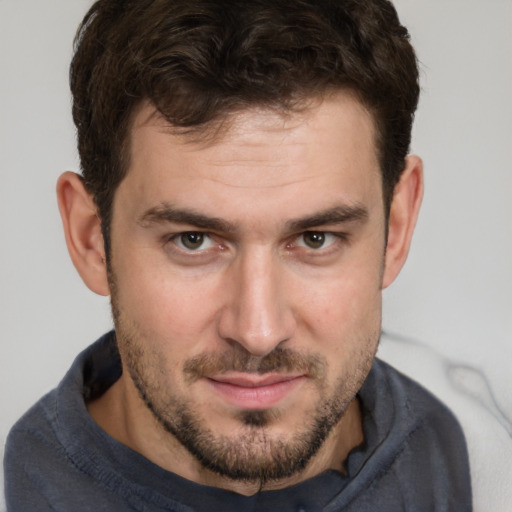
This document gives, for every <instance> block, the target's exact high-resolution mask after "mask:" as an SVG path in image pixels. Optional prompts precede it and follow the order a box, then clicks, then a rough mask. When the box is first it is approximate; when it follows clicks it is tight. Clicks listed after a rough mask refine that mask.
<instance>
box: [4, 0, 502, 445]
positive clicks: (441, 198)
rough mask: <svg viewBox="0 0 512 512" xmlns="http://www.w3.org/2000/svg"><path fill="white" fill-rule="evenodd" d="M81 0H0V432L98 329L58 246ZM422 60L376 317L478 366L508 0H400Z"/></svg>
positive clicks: (99, 311) (483, 360)
mask: <svg viewBox="0 0 512 512" xmlns="http://www.w3.org/2000/svg"><path fill="white" fill-rule="evenodd" d="M89 4H90V2H89V1H88V0H72V1H70V0H46V1H43V0H0V410H1V411H2V414H1V415H0V445H3V440H4V438H5V436H6V433H7V431H8V429H9V427H10V425H11V424H12V423H13V422H14V421H15V420H16V419H17V418H18V417H19V416H20V415H21V414H22V412H23V411H25V410H26V409H27V408H28V407H29V406H30V405H31V404H32V403H33V402H34V401H35V400H36V399H37V398H38V397H39V396H41V395H42V394H43V393H44V392H46V391H47V390H49V389H50V388H52V387H53V386H55V385H56V384H57V382H58V381H59V380H60V378H61V377H62V376H63V374H64V372H65V371H66V370H67V368H68V367H69V365H70V363H71V361H72V359H73V358H74V356H75V355H76V354H77V353H78V351H79V350H80V349H81V348H82V347H85V346H86V345H88V344H89V343H90V342H92V341H93V340H94V339H96V337H98V336H99V335H100V334H101V333H102V332H104V331H105V330H106V329H108V328H109V326H110V324H111V321H110V313H109V309H108V301H107V300H106V299H104V298H100V297H96V296H94V295H93V294H92V293H91V292H89V291H88V290H87V289H86V288H85V286H84V285H82V283H81V281H80V280H79V278H78V276H77V275H76V273H75V271H74V269H73V267H72V265H71V263H70V261H69V258H68V256H67V252H66V249H65V244H64V238H63V235H62V233H61V227H60V220H59V217H58V212H57V207H56V203H55V193H54V188H55V181H56V179H57V176H58V175H59V174H60V173H61V172H62V171H64V170H66V169H71V170H77V169H78V163H77V157H76V154H75V142H74V128H73V126H72V122H71V115H70V98H69V93H68V86H67V67H68V64H69V59H70V55H71V41H72V38H73V34H74V31H75V28H76V26H77V24H78V22H79V20H80V19H81V17H82V15H83V14H84V13H85V11H86V9H87V7H88V5H89ZM396 4H397V9H398V11H399V13H400V14H401V17H402V20H403V21H404V23H405V24H406V25H408V27H409V28H410V31H411V33H412V41H413V44H414V45H415V46H416V48H417V53H418V55H419V58H420V60H421V62H422V85H423V97H422V100H421V104H420V109H419V112H418V115H417V122H416V128H415V131H414V140H413V151H414V152H416V153H418V154H420V155H421V156H422V157H423V158H424V161H425V167H426V196H425V201H424V207H423V212H422V216H421V219H420V222H419V225H418V228H417V233H416V236H415V240H414V247H413V250H412V253H411V255H410V260H409V262H408V264H407V265H406V268H405V270H404V272H403V274H402V275H401V277H400V278H399V279H398V281H397V282H396V283H395V284H394V285H393V286H392V288H391V289H390V290H388V291H386V292H385V313H384V326H385V328H386V329H388V330H390V331H392V332H397V333H400V334H402V335H406V336H412V337H413V338H415V339H419V340H422V341H424V342H426V343H428V344H429V345H431V346H432V347H434V348H435V349H437V350H439V351H441V352H443V353H444V354H446V355H447V356H449V357H451V358H455V359H457V360H459V361H462V362H467V363H470V364H472V365H475V366H479V367H481V368H482V369H484V370H485V371H486V373H487V374H488V376H489V378H490V380H491V382H492V384H493V386H494V387H495V388H496V389H497V390H498V398H499V400H500V405H501V406H502V408H503V410H504V411H505V412H507V413H508V414H509V417H511V416H512V395H511V394H510V393H508V392H507V388H508V386H507V384H508V382H509V380H510V377H509V370H508V367H509V365H510V363H511V361H512V211H511V210H512V206H511V205H512V169H511V162H512V31H511V29H510V28H511V26H512V1H510V0H501V1H500V0H487V1H483V0H458V1H457V0H444V1H441V0H422V1H419V0H418V1H411V0H400V1H397V2H396Z"/></svg>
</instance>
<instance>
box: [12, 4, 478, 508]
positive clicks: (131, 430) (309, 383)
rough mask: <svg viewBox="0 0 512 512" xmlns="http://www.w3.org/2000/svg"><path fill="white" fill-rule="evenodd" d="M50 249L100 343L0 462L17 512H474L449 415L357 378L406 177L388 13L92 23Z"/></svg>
mask: <svg viewBox="0 0 512 512" xmlns="http://www.w3.org/2000/svg"><path fill="white" fill-rule="evenodd" d="M71 88H72V93H73V99H74V104H73V114H74V120H75V124H76V126H77V129H78V146H79V152H80V158H81V164H82V171H83V173H82V176H78V175H75V174H73V173H65V174H64V175H62V176H61V178H60V179H59V182H58V199H59V207H60V211H61V215H62V219H63V225H64V231H65V234H66V241H67V245H68V249H69V252H70V255H71V258H72V260H73V263H74V264H75V266H76V268H77V270H78V272H79V273H80V275H81V277H82V279H83V280H84V282H85V283H86V285H87V286H88V287H89V288H90V289H91V290H93V291H94V292H96V293H98V294H101V295H110V297H111V302H112V312H113V317H114V325H115V330H114V331H113V332H111V333H108V334H106V335H105V336H104V337H103V338H101V339H100V340H98V342H96V343H95V344H93V345H92V346H91V347H90V348H89V349H88V350H86V351H85V352H84V353H83V354H81V355H80V356H79V357H78V358H77V360H76V361H75V363H74V364H73V366H72V368H71V369H70V371H69V373H68V374H67V375H66V377H65V378H64V380H63V381H62V382H61V384H60V385H59V386H58V388H57V389H56V390H54V391H53V392H51V393H50V394H49V395H47V396H46V397H44V398H43V399H42V400H41V401H40V402H39V403H38V404H36V405H35V406H34V408H32V409H31V410H30V411H29V412H28V413H27V414H26V415H25V416H24V417H23V418H22V419H21V420H20V421H19V422H18V424H17V425H15V427H14V428H13V430H12V431H11V433H10V436H9V439H8V443H7V446H6V455H5V473H6V500H7V505H8V509H9V510H10V511H16V510H73V511H79V510H105V511H107V510H108V511H115V510H176V511H178V510H187V511H188V510H194V511H203V510H208V511H211V510H222V511H230V510H285V511H286V510H294V511H297V510H307V511H310V510H311V511H313V510H332V511H335V510H357V511H373V510H384V511H386V510H389V511H397V510H418V511H431V510H457V511H465V510H470V509H471V489H470V481H469V469H468V462H467V454H466V448H465V442H464V438H463V435H462V432H461V430H460V428H459V426H458V424H457V422H456V421H455V419H454V418H453V416H452V415H451V413H450V412H449V411H448V410H447V409H446V408H445V407H444V406H442V405H441V404H440V403H438V402H437V401H436V400H435V399H434V398H433V397H432V396H431V395H429V394H428V393H427V392H426V391H424V390H422V389H421V388H420V387H419V386H417V385H416V384H414V383H413V382H411V381H410V380H408V379H407V378H405V377H403V376H402V375H400V374H398V373H397V372H395V371H394V370H393V369H391V368H390V367H389V366H387V365H385V364H384V363H382V362H380V361H378V360H375V352H376V349H377V345H378V341H379V335H380V325H381V291H382V289H383V288H385V287H387V286H388V285H389V284H390V283H391V282H392V281H393V280H394V278H395V277H396V275H397V274H398V273H399V271H400V269H401V267H402V265H403V264H404V262H405V259H406V257H407V252H408V249H409V244H410V240H411V237H412V232H413V229H414V224H415V221H416V218H417V214H418V210H419V206H420V202H421V196H422V165H421V161H420V159H419V158H418V157H416V156H407V152H408V148H409V142H410V132H411V125H412V119H413V115H414V111H415V108H416V105H417V100H418V91H419V88H418V73H417V66H416V61H415V56H414V51H413V49H412V48H411V46H410V44H409V41H408V34H407V31H406V30H405V28H403V27H402V26H401V25H400V23H399V21H398V19H397V16H396V13H395V11H394V8H393V7H392V5H391V4H389V3H388V2H386V1H384V0H374V1H347V0H339V1H330V0H322V1H320V0H314V1H313V0H311V1H309V0H303V1H293V2H290V1H289V0H288V1H283V0H277V1H276V0H272V1H269V0H259V1H256V2H237V1H230V2H222V1H206V0H197V1H194V2H190V1H189V2H185V1H183V0H133V1H123V2H119V1H115V0H100V1H99V2H96V3H95V4H94V5H93V7H92V8H91V10H90V11H89V13H88V14H87V15H86V17H85V19H84V21H83V23H82V25H81V27H80V29H79V33H78V36H77V40H76V49H75V56H74V58H73V62H72V66H71Z"/></svg>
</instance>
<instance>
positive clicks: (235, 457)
mask: <svg viewBox="0 0 512 512" xmlns="http://www.w3.org/2000/svg"><path fill="white" fill-rule="evenodd" d="M110 279H111V301H112V313H113V317H114V323H115V327H116V336H117V341H118V346H119V349H120V354H121V358H122V362H123V368H124V370H125V371H126V370H127V371H128V372H129V375H130V377H131V379H132V381H133V383H134V385H135V387H136V389H137V390H138V393H139V395H140V397H141V399H142V400H143V402H144V403H145V404H146V406H147V407H148V409H149V410H150V411H151V413H152V414H153V416H154V417H155V418H156V420H157V421H158V423H159V424H160V425H161V426H162V427H163V428H164V429H165V431H167V432H168V433H169V434H171V435H172V436H173V437H174V438H175V439H177V440H178V441H179V442H180V443H181V444H182V445H183V446H184V447H185V448H186V449H187V450H188V451H189V452H190V453H191V454H192V455H193V456H194V457H195V458H196V459H197V460H198V461H199V462H200V464H201V465H202V466H203V467H204V468H206V469H208V470H210V471H212V472H214V473H216V474H218V475H220V476H222V477H226V478H228V479H232V480H237V481H244V482H254V481H258V482H260V486H263V484H264V483H266V482H268V481H275V480H280V479H284V478H288V477H290V476H292V475H294V474H296V473H299V472H300V471H302V470H303V469H304V468H305V467H306V466H307V464H308V462H309V461H310V460H311V459H312V457H313V456H314V455H315V454H316V453H317V452H318V450H319V449H320V447H321V446H322V444H323V443H324V441H325V440H326V438H327V437H328V435H329V434H330V433H331V431H332V429H333V428H334V427H335V426H336V425H337V424H338V422H339V421H340V419H341V418H342V417H343V414H344V413H345V411H346V409H347V407H348V406H349V404H350V403H351V402H352V400H353V399H354V398H355V396H356V394H357V392H358V391H359V389H360V387H361V386H362V384H363V382H364V380H365V378H366V376H367V374H368V372H369V370H370V368H371V364H372V361H373V357H374V352H373V351H371V350H370V349H368V350H367V351H366V352H364V353H362V354H361V355H360V364H359V365H358V366H357V367H356V369H355V370H354V371H353V372H351V373H348V374H344V375H341V376H338V378H337V380H336V382H335V383H334V385H331V386H330V389H329V386H328V385H327V381H326V370H327V367H328V364H327V361H326V359H325V358H324V357H323V356H320V355H318V354H303V353H300V352H298V351H296V350H292V349H287V348H281V347H276V349H274V350H273V351H272V352H271V353H269V354H267V355H266V356H263V357H258V356H254V355H252V354H250V353H249V352H248V351H246V350H245V349H244V348H243V347H242V346H241V345H238V344H235V345H232V346H231V347H230V348H229V350H228V351H225V352H222V353H213V352H208V353H203V354H200V355H199V356H195V357H192V358H189V359H188V360H186V361H185V363H184V365H183V368H182V373H183V378H184V382H185V383H186V384H187V385H193V383H194V382H196V381H197V380H199V379H201V378H204V377H208V376H213V375H218V374H222V373H225V372H229V371H236V372H247V373H259V374H264V373H268V372H272V373H279V372H283V373H284V372H296V373H299V374H307V375H308V377H309V378H310V380H311V381H312V382H313V383H314V385H315V387H316V389H317V393H318V397H319V399H318V401H317V405H316V406H315V407H314V408H312V409H311V410H310V411H308V413H307V414H306V415H305V417H304V420H303V421H302V422H301V424H300V425H298V426H297V429H296V431H295V432H294V433H293V434H292V436H291V437H289V438H287V439H286V440H284V439H280V438H279V437H277V436H276V435H275V432H273V425H278V424H279V420H280V418H281V417H282V414H283V413H282V412H281V411H280V410H279V409H269V410H248V411H240V412H239V413H238V416H237V420H238V423H239V425H240V426H239V428H238V429H237V430H236V431H235V432H233V433H232V434H231V435H229V436H228V435H225V434H221V433H218V432H215V431H214V430H213V429H211V428H209V427H208V426H207V422H206V421H205V418H204V415H203V414H201V413H200V412H199V411H198V410H197V408H196V407H195V404H194V403H191V401H190V400H187V397H186V396H182V395H179V394H178V393H176V392H173V390H172V389H169V386H166V385H165V382H166V378H165V375H164V379H163V380H162V378H161V375H162V372H163V371H164V370H163V369H162V368H161V366H158V364H159V359H160V358H159V356H158V354H157V353H150V352H149V350H147V348H146V347H149V346H151V343H148V342H147V341H146V340H147V337H146V336H145V335H144V334H143V333H142V332H141V329H140V328H138V326H136V325H135V324H134V323H133V322H131V321H130V320H129V319H128V318H127V317H126V315H124V314H123V312H122V309H121V307H120V304H119V301H118V299H117V293H116V292H117V287H116V286H115V280H114V279H113V276H112V274H111V275H110ZM361 345H362V346H363V347H373V346H375V345H376V344H375V343H373V342H371V343H370V342H363V343H362V344H361ZM341 462H342V461H340V464H341Z"/></svg>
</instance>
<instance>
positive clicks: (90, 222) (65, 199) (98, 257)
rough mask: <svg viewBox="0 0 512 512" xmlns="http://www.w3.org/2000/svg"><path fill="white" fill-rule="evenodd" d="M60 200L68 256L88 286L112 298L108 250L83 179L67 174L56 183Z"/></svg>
mask: <svg viewBox="0 0 512 512" xmlns="http://www.w3.org/2000/svg"><path fill="white" fill-rule="evenodd" d="M57 200H58V203H59V211H60V215H61V219H62V224H63V227H64V234H65V236H66V244H67V247H68V251H69V255H70V256H71V260H72V261H73V264H74V265H75V268H76V269H77V271H78V273H79V274H80V276H81V278H82V279H83V281H84V283H85V284H86V285H87V287H88V288H89V289H90V290H92V291H93V292H95V293H97V294H99V295H109V294H110V290H109V286H108V279H107V267H106V260H105V249H104V245H103V236H102V233H101V222H100V219H99V217H98V215H97V212H96V205H95V204H94V201H93V199H92V198H91V196H90V195H89V193H88V192H87V190H86V189H85V187H84V184H83V182H82V179H81V178H80V176H78V175H77V174H75V173H73V172H65V173H64V174H62V175H61V176H60V178H59V180H58V182H57Z"/></svg>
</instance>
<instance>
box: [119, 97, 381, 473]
mask: <svg viewBox="0 0 512 512" xmlns="http://www.w3.org/2000/svg"><path fill="white" fill-rule="evenodd" d="M152 112H153V110H152V109H151V107H150V106H146V107H144V108H143V109H141V111H140V112H138V114H137V116H136V118H135V122H134V127H133V131H132V137H131V157H132V158H131V162H130V168H129V171H128V174H127V176H126V178H125V179H124V180H123V182H122V183H121V184H120V186H119V188H118V190H117V192H116V195H115V201H114V208H113V218H112V219H113V220H112V229H111V237H112V238H111V247H112V258H111V277H110V281H111V288H112V303H113V310H114V316H115V321H116V330H117V336H118V343H119V350H120V353H121V357H122V360H123V364H124V368H125V375H130V376H131V379H132V380H133V382H134V384H135V387H136V388H137V389H138V392H139V394H140V396H141V397H142V398H143V399H144V400H145V402H146V404H147V405H148V406H149V408H150V409H151V411H152V413H153V414H154V415H155V416H156V418H157V419H158V420H159V422H160V423H161V424H162V425H164V427H165V428H166V430H168V431H169V432H171V433H172V434H173V435H174V436H175V437H177V438H178V439H179V441H180V442H181V443H182V444H184V445H185V446H186V447H187V448H188V450H189V451H190V452H191V453H192V454H194V455H195V457H196V458H197V459H199V460H200V461H201V463H202V464H203V465H204V466H205V467H208V468H210V469H213V470H214V471H216V472H219V473H220V474H223V475H225V476H228V477H230V478H242V479H253V478H262V479H268V478H283V477H284V476H288V475H290V474H292V473H294V472H296V471H297V470H299V469H301V467H302V466H303V465H304V464H305V463H306V462H307V461H308V460H309V458H310V457H311V456H312V455H314V453H315V451H316V450H317V449H318V447H319V446H321V444H322V442H323V440H324V438H325V437H326V436H328V434H329V432H331V429H333V428H334V429H335V428H336V425H337V423H338V420H339V419H340V417H341V416H342V414H343V412H344V411H345V409H346V407H347V406H348V404H349V403H350V402H351V401H352V400H353V399H354V396H355V394H356V393H357V391H358V390H359V388H360V386H361V385H362V383H363V381H364V379H365V377H366V375H367V373H368V371H369V369H370V366H371V362H372V359H373V357H374V354H375V350H376V347H377V343H378V338H379V333H380V320H381V285H382V272H383V256H384V249H385V218H384V209H383V202H382V187H381V176H380V169H379V165H378V161H377V156H376V149H375V143H374V132H373V124H372V120H371V117H370V115H369V114H368V113H367V112H366V111H365V110H364V109H363V107H362V106H361V105H360V104H359V103H358V102H356V101H355V100H354V99H352V97H351V96H349V95H346V94H339V95H336V96H333V97H330V98H328V99H325V100H324V101H323V102H322V103H317V104H315V105H313V106H312V107H311V108H310V109H308V110H307V111H305V112H302V113H298V114H292V115H288V116H286V117H283V116H281V115H279V114H277V113H275V112H272V111H266V110H249V111H245V112H243V113H241V114H237V115H236V116H235V117H234V118H233V119H232V120H231V122H230V125H229V129H228V130H227V131H226V132H223V133H222V134H221V136H220V137H218V138H217V139H215V140H213V142H212V141H209V142H205V141H200V140H199V141H198V140H195V141H194V139H192V138H191V137H188V138H187V136H180V135H177V134H175V133H174V134H173V133H171V131H170V130H169V129H168V128H167V127H166V124H165V122H164V121H163V120H162V119H160V118H158V116H152V115H151V114H152ZM135 387H134V389H135Z"/></svg>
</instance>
